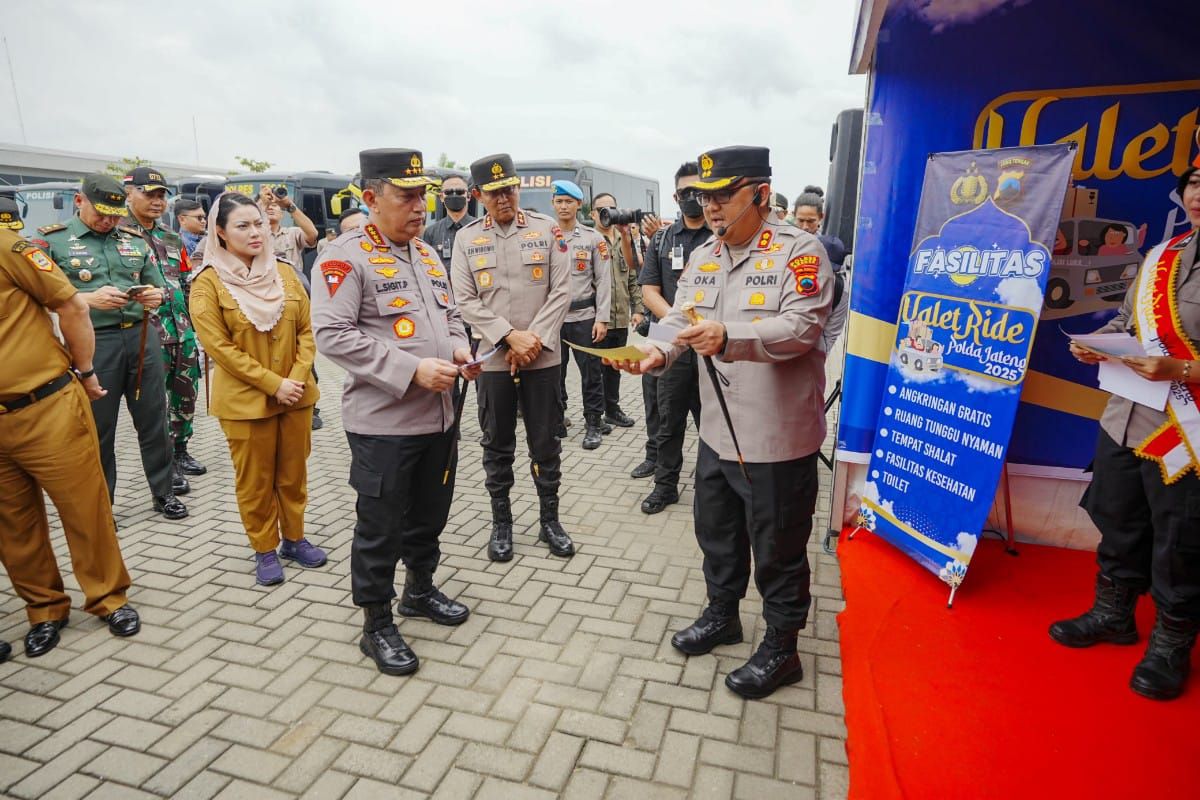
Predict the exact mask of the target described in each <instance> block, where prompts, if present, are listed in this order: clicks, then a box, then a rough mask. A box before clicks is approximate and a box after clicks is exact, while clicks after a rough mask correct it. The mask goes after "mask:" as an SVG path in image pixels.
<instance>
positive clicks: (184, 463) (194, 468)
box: [175, 450, 208, 475]
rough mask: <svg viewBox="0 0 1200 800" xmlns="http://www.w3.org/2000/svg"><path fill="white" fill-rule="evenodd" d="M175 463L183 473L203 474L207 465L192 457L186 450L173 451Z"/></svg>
mask: <svg viewBox="0 0 1200 800" xmlns="http://www.w3.org/2000/svg"><path fill="white" fill-rule="evenodd" d="M175 463H176V464H178V465H179V468H180V469H181V470H183V474H184V475H203V474H204V473H206V472H208V467H206V466H204V465H203V464H201V463H200V462H199V461H197V460H196V459H194V458H192V456H191V454H189V453H188V451H187V450H176V451H175Z"/></svg>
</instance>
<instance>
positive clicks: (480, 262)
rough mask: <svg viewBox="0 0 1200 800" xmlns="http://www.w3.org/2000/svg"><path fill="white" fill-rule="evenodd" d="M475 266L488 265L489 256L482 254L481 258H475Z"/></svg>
mask: <svg viewBox="0 0 1200 800" xmlns="http://www.w3.org/2000/svg"><path fill="white" fill-rule="evenodd" d="M475 266H477V267H486V266H487V256H480V257H479V258H477V259H475Z"/></svg>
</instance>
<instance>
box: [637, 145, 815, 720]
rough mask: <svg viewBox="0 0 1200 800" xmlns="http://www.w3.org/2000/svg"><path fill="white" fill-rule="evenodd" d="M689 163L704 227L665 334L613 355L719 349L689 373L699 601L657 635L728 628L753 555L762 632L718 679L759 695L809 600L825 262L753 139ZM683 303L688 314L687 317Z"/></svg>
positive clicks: (787, 672)
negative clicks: (687, 617) (783, 203)
mask: <svg viewBox="0 0 1200 800" xmlns="http://www.w3.org/2000/svg"><path fill="white" fill-rule="evenodd" d="M699 165H700V179H699V181H697V182H696V183H695V184H693V186H694V188H695V190H696V191H697V192H698V195H697V199H698V200H699V202H700V205H701V206H703V207H704V212H705V219H706V221H707V222H708V225H709V227H710V228H711V229H712V230H713V232H714V234H715V235H714V237H713V238H711V239H709V240H708V241H707V242H705V243H704V244H703V245H701V246H699V247H697V248H696V249H695V250H694V251H693V253H692V255H691V258H690V259H688V264H687V267H686V268H685V269H684V271H683V274H682V275H680V276H679V284H678V289H677V292H676V296H675V304H674V306H673V307H672V308H671V311H670V313H669V314H668V315H667V317H666V319H664V320H663V324H664V325H665V326H667V327H668V328H674V329H675V330H676V331H678V332H677V334H676V335H675V338H674V340H673V341H662V340H655V339H650V340H648V341H647V343H646V344H645V345H642V346H641V349H642V350H643V351H644V352H645V353H646V354H647V357H646V358H645V359H643V360H641V361H635V362H629V361H623V362H620V363H618V364H617V365H616V366H618V367H620V368H621V369H625V370H627V371H629V372H632V373H634V374H642V373H645V372H654V373H656V374H660V375H661V374H662V373H663V372H664V371H665V369H666V368H668V367H669V366H670V365H671V364H672V363H674V362H675V361H676V360H677V359H678V358H679V357H680V355H681V354H682V353H683V352H684V351H685V350H686V349H687V348H689V347H690V348H691V349H693V350H695V351H696V353H697V355H699V356H701V357H706V358H711V359H713V360H714V361H719V362H720V364H719V366H717V367H716V369H717V371H718V373H719V374H720V376H723V377H722V378H718V379H712V378H713V376H711V375H708V374H702V375H701V377H700V393H701V405H700V448H699V455H698V458H697V463H696V508H695V525H696V539H697V541H698V542H699V544H700V549H701V550H702V551H703V552H704V578H705V582H706V583H707V585H708V601H709V604H708V607H707V608H706V609H705V610H704V613H703V615H702V616H701V617H700V619H698V620H696V622H695V623H693V624H692V625H690V626H689V627H687V628H685V629H684V630H682V631H680V632H679V633H677V634H675V635H674V636H673V637H672V638H671V644H672V645H673V646H674V647H675V648H676V649H677V650H680V651H681V652H683V653H685V654H687V655H700V654H702V653H708V652H709V651H711V650H712V649H713V648H714V647H716V646H718V645H722V644H731V643H735V642H740V641H741V640H742V625H741V620H740V618H739V617H738V603H739V601H740V600H741V599H742V597H744V596H745V593H746V586H747V583H748V582H749V579H750V573H751V558H752V557H753V562H754V565H753V570H754V579H755V583H756V584H757V586H758V590H759V592H760V593H761V594H762V597H763V617H764V618H765V619H766V623H767V630H766V635H765V636H764V638H763V641H762V644H761V645H760V646H759V648H758V650H757V651H756V652H755V653H754V655H753V656H752V657H751V658H750V660H749V662H747V663H746V664H745V665H743V666H741V667H739V668H738V669H736V670H734V671H733V672H731V673H730V674H729V675H728V676H726V679H725V685H726V686H728V687H729V688H730V689H731V690H733V691H734V692H736V693H737V694H739V695H742V696H743V697H750V698H760V697H766V696H767V695H769V694H771V693H772V692H774V691H775V690H776V689H777V688H779V687H780V686H782V685H785V684H790V683H796V682H797V681H799V680H801V679H802V677H803V672H802V671H801V667H800V658H799V656H798V655H797V653H796V634H797V632H798V631H799V630H800V629H801V628H803V627H804V625H805V623H806V622H807V618H808V609H809V605H810V604H811V598H810V595H809V589H808V586H809V575H810V573H809V565H808V555H807V551H806V547H807V544H808V537H809V534H810V533H811V532H812V516H813V511H814V510H815V506H816V497H817V456H816V453H817V450H818V448H819V447H820V445H821V442H822V440H823V439H824V438H825V414H824V409H823V403H824V400H823V395H824V388H825V353H824V352H823V350H822V349H821V330H822V326H823V325H824V323H825V320H826V318H827V317H828V315H829V306H830V303H831V301H832V299H833V280H832V278H833V272H832V270H831V269H830V266H829V264H828V258H827V257H826V254H825V249H824V248H823V247H821V244H820V242H819V241H817V238H816V237H815V236H813V235H811V234H808V233H804V232H803V231H800V230H799V229H797V228H795V227H792V226H790V225H782V224H780V223H779V222H778V221H776V220H775V219H774V218H773V216H774V215H773V214H772V211H771V209H770V206H769V204H768V197H769V196H770V193H771V184H770V175H771V165H770V159H769V153H768V151H767V149H766V148H764V147H724V148H720V149H718V150H710V151H709V152H707V153H705V154H703V155H701V156H700V159H699ZM693 307H694V312H695V313H697V314H698V315H699V318H698V319H697V318H693V319H694V322H690V321H689V319H688V313H687V312H688V311H691V310H693ZM705 372H707V370H705ZM726 381H727V382H728V383H727V385H726V383H725V382H726ZM722 387H723V388H722ZM719 392H723V394H724V397H725V399H726V401H727V405H728V410H729V415H728V417H727V416H726V415H725V414H724V413H723V411H722V404H721V403H720V401H719V399H718V393H719ZM735 434H736V435H737V437H738V442H739V443H740V445H741V447H740V450H741V455H743V456H744V459H745V465H744V466H745V471H744V472H743V470H742V465H741V464H739V459H738V455H739V453H738V448H737V447H736V446H735V445H734V443H733V436H734V435H735Z"/></svg>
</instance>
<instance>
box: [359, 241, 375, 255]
mask: <svg viewBox="0 0 1200 800" xmlns="http://www.w3.org/2000/svg"><path fill="white" fill-rule="evenodd" d="M358 246H359V247H361V248H362V249H363V250H365V251H366V252H368V253H373V252H375V245H373V244H371V243H370V242H359V243H358Z"/></svg>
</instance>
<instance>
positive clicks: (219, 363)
mask: <svg viewBox="0 0 1200 800" xmlns="http://www.w3.org/2000/svg"><path fill="white" fill-rule="evenodd" d="M276 266H277V268H278V270H279V275H280V278H281V279H282V280H283V292H284V302H283V314H282V316H281V317H280V318H279V321H278V322H276V323H275V327H273V328H272V329H271V330H270V331H260V330H258V329H257V328H255V327H254V325H253V324H251V322H250V320H248V319H247V318H246V315H245V314H243V313H242V311H241V309H240V308H239V307H238V304H237V301H236V300H235V299H234V298H233V295H232V294H230V293H229V290H228V289H226V288H225V285H224V284H223V283H222V282H221V279H220V277H219V276H218V275H217V271H216V270H215V269H212V268H206V269H204V270H203V271H201V272H200V273H199V274H197V275H196V277H195V278H194V279H193V281H192V296H191V315H192V325H193V326H194V327H195V329H196V335H197V337H198V338H199V339H200V343H201V344H202V345H203V346H204V351H205V352H206V353H208V356H209V358H211V359H212V360H213V361H214V362H215V363H216V370H215V372H214V374H213V380H212V393H211V395H212V396H211V399H210V400H209V406H208V409H209V413H210V414H212V415H213V416H215V417H218V418H219V419H220V420H221V428H222V429H223V430H224V431H225V438H226V439H228V441H229V453H230V456H231V457H232V459H233V467H234V471H235V473H236V476H237V498H238V510H239V511H240V512H241V516H242V524H243V525H245V527H246V534H247V535H248V536H249V537H250V543H251V545H252V546H253V547H254V550H255V552H258V553H266V552H269V551H272V550H274V549H275V548H276V547H278V546H279V537H280V533H281V532H282V534H283V538H285V539H288V540H290V541H299V540H300V539H302V538H304V507H305V505H306V503H307V501H308V464H307V462H308V454H309V450H310V448H311V445H312V407H313V405H314V404H316V402H317V399H318V398H319V397H320V392H319V390H318V389H317V385H316V382H315V381H313V380H311V377H310V373H311V371H312V364H313V359H314V358H315V357H316V346H315V344H314V343H313V335H312V327H311V323H310V321H309V306H308V296H307V295H306V294H305V292H304V287H303V286H301V284H300V280H299V279H298V278H297V277H296V272H295V270H293V269H292V267H291V265H289V264H287V263H285V262H283V261H279V262H277V264H276ZM284 378H290V379H291V380H294V381H299V382H301V383H303V384H304V395H303V396H302V397H301V399H300V400H299V401H298V402H297V403H296V404H295V405H293V406H285V405H282V404H280V403H279V402H278V401H277V400H276V399H275V396H274V395H275V392H277V391H278V390H279V387H280V385H282V383H283V379H284Z"/></svg>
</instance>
